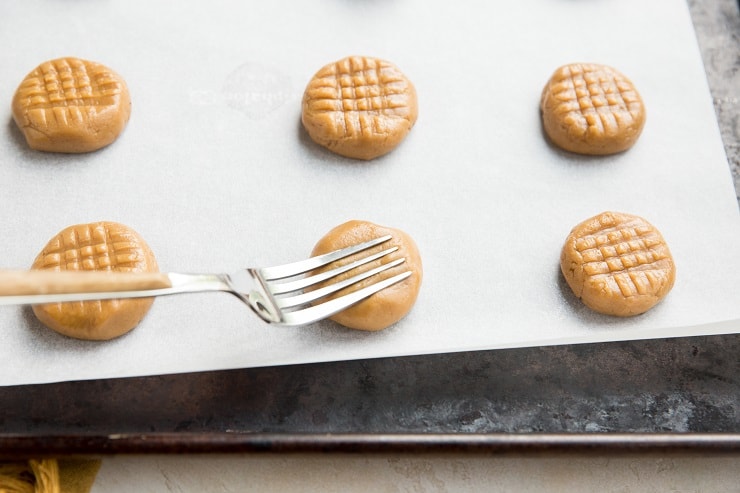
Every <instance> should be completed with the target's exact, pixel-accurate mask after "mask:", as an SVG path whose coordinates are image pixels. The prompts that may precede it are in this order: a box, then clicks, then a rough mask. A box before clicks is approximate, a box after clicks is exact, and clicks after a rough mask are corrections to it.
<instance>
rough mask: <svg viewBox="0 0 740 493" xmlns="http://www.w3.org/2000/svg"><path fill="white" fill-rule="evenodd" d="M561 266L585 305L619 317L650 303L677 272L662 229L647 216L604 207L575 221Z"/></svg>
mask: <svg viewBox="0 0 740 493" xmlns="http://www.w3.org/2000/svg"><path fill="white" fill-rule="evenodd" d="M560 270H561V271H562V273H563V276H564V277H565V280H566V281H567V282H568V285H569V286H570V288H571V289H572V290H573V293H574V294H575V295H576V296H577V297H578V298H580V299H581V300H582V301H583V303H584V304H585V305H586V306H588V307H589V308H591V309H592V310H595V311H597V312H600V313H604V314H607V315H616V316H619V317H628V316H631V315H639V314H640V313H644V312H646V311H648V310H649V309H651V308H652V307H653V306H655V305H656V304H657V303H658V302H659V301H661V300H662V299H663V298H664V297H665V296H666V295H667V294H668V292H669V291H670V290H671V288H672V287H673V283H674V282H675V278H676V268H675V266H674V263H673V257H672V256H671V252H670V250H669V249H668V245H667V244H666V242H665V240H664V239H663V236H662V235H661V234H660V232H659V231H658V230H657V229H655V227H653V225H651V224H650V223H648V222H647V221H646V220H645V219H643V218H641V217H639V216H634V215H632V214H625V213H621V212H603V213H601V214H599V215H597V216H594V217H592V218H590V219H587V220H586V221H583V222H582V223H580V224H578V225H577V226H576V227H574V228H573V230H572V231H571V232H570V234H569V235H568V238H567V239H566V241H565V245H564V246H563V249H562V252H561V255H560Z"/></svg>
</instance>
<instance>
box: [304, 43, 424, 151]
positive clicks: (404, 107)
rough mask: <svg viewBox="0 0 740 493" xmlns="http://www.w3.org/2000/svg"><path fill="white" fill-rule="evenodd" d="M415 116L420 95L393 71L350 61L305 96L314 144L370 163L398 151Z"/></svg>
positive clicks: (323, 74) (374, 61) (332, 68)
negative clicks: (417, 95) (394, 150)
mask: <svg viewBox="0 0 740 493" xmlns="http://www.w3.org/2000/svg"><path fill="white" fill-rule="evenodd" d="M417 115H418V104H417V100H416V89H415V88H414V85H413V84H412V83H411V81H409V79H408V78H406V76H405V75H404V74H403V73H401V71H400V70H399V69H398V68H397V67H396V66H395V65H393V64H392V63H390V62H387V61H385V60H380V59H378V58H371V57H365V56H351V57H347V58H343V59H342V60H339V61H337V62H334V63H330V64H328V65H326V66H324V67H323V68H322V69H321V70H319V71H318V72H317V73H316V74H315V75H314V76H313V78H312V79H311V81H310V82H309V83H308V86H307V87H306V90H305V92H304V94H303V105H302V114H301V121H302V122H303V126H304V127H305V129H306V131H307V132H308V135H309V136H310V137H311V138H312V139H313V140H314V141H315V142H316V143H318V144H320V145H322V146H324V147H326V148H327V149H329V150H331V151H333V152H335V153H337V154H340V155H342V156H346V157H350V158H355V159H365V160H368V159H373V158H376V157H378V156H382V155H383V154H386V153H388V152H390V151H392V150H393V149H395V148H396V146H398V145H399V144H400V143H401V141H402V140H403V139H404V138H405V137H406V135H407V134H408V133H409V131H410V130H411V128H412V127H413V126H414V123H416V118H417Z"/></svg>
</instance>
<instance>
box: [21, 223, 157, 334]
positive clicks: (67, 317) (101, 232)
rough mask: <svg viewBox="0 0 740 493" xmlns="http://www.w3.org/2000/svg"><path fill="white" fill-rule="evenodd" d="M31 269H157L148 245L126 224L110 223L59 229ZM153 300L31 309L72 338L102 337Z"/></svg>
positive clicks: (130, 322)
mask: <svg viewBox="0 0 740 493" xmlns="http://www.w3.org/2000/svg"><path fill="white" fill-rule="evenodd" d="M32 269H37V270H54V271H62V270H77V271H83V270H84V271H89V270H99V271H111V272H158V271H159V268H158V266H157V261H156V259H155V258H154V254H153V253H152V251H151V249H150V248H149V246H148V245H147V244H146V242H145V241H144V240H143V238H142V237H141V236H139V234H138V233H137V232H136V231H134V230H133V229H131V228H129V227H128V226H124V225H123V224H118V223H114V222H96V223H90V224H78V225H75V226H70V227H68V228H65V229H64V230H62V231H61V232H60V233H59V234H57V235H56V236H54V237H53V238H52V239H51V240H49V242H48V243H47V244H46V246H45V247H44V249H43V250H42V251H41V253H39V254H38V256H37V257H36V260H34V262H33V266H32ZM153 302H154V298H137V299H122V300H115V299H114V300H100V301H81V302H66V303H51V304H45V305H35V306H34V307H33V313H34V314H35V315H36V317H37V318H38V319H39V320H40V321H41V323H43V324H44V325H46V326H47V327H49V328H50V329H53V330H55V331H57V332H59V333H61V334H64V335H66V336H69V337H74V338H76V339H88V340H99V341H102V340H108V339H113V338H114V337H118V336H120V335H122V334H125V333H126V332H128V331H130V330H131V329H133V328H134V327H136V326H137V325H138V324H139V322H140V321H141V319H143V318H144V315H146V313H147V312H148V311H149V308H150V307H151V306H152V303H153Z"/></svg>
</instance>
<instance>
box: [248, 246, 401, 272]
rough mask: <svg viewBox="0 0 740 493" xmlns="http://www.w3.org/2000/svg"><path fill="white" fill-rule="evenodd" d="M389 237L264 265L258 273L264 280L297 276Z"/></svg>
mask: <svg viewBox="0 0 740 493" xmlns="http://www.w3.org/2000/svg"><path fill="white" fill-rule="evenodd" d="M390 239H391V235H386V236H381V237H380V238H375V239H373V240H370V241H366V242H364V243H359V244H357V245H352V246H349V247H346V248H342V249H341V250H335V251H333V252H329V253H325V254H324V255H319V256H316V257H311V258H309V259H306V260H301V261H300V262H293V263H291V264H285V265H277V266H275V267H264V268H261V269H257V271H258V272H259V274H260V275H261V276H262V278H263V279H265V280H266V281H272V280H275V279H284V278H286V277H292V276H297V275H299V274H305V273H306V272H308V271H311V270H314V269H317V268H319V267H321V266H323V265H326V264H330V263H332V262H334V261H336V260H339V259H342V258H344V257H348V256H350V255H352V254H355V253H357V252H361V251H363V250H366V249H368V248H371V247H374V246H375V245H380V244H381V243H385V242H386V241H388V240H390Z"/></svg>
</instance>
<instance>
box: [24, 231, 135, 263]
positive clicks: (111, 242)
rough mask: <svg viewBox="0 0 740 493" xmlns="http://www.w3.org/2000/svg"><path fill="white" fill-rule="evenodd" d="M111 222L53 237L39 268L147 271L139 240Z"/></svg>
mask: <svg viewBox="0 0 740 493" xmlns="http://www.w3.org/2000/svg"><path fill="white" fill-rule="evenodd" d="M111 224H112V223H92V224H81V225H78V226H75V227H72V228H67V229H65V230H64V231H62V232H61V233H59V234H58V235H57V236H55V237H54V238H53V239H52V240H51V241H49V243H48V244H47V246H46V248H44V250H43V251H42V252H41V254H39V257H38V259H37V261H36V263H35V264H34V265H35V266H36V268H38V269H50V270H102V271H119V272H132V271H146V270H147V269H146V266H147V264H146V261H145V258H144V254H143V253H142V249H143V248H146V247H144V246H142V244H141V241H140V240H139V238H137V237H136V236H135V235H134V234H132V233H131V232H130V231H128V230H126V229H123V228H117V227H113V226H112V225H111Z"/></svg>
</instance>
